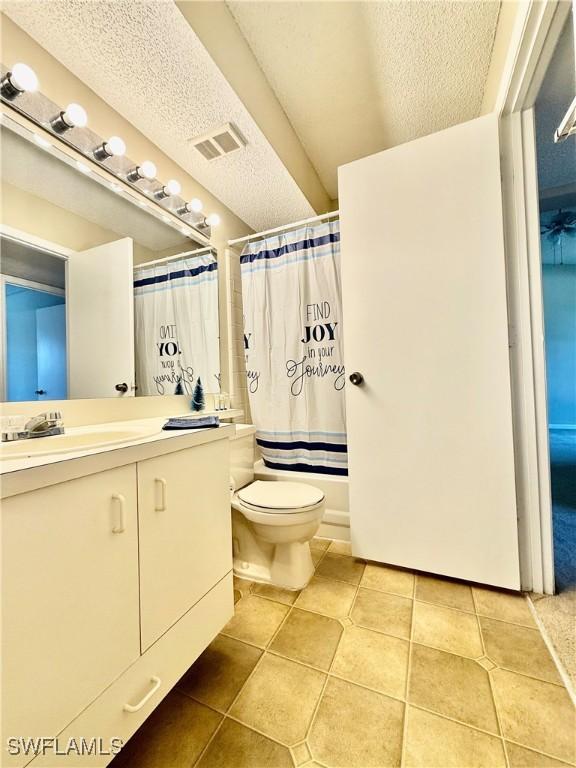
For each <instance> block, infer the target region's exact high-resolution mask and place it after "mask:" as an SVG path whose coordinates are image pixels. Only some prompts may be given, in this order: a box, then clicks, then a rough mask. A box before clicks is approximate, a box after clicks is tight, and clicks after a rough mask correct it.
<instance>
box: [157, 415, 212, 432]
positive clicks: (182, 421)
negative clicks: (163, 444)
mask: <svg viewBox="0 0 576 768" xmlns="http://www.w3.org/2000/svg"><path fill="white" fill-rule="evenodd" d="M219 426H220V419H219V418H218V416H201V417H200V418H189V419H187V418H184V417H181V418H176V419H168V421H167V422H166V424H164V426H163V427H162V429H168V430H169V429H208V428H210V427H219Z"/></svg>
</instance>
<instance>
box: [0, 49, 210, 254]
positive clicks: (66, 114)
mask: <svg viewBox="0 0 576 768" xmlns="http://www.w3.org/2000/svg"><path fill="white" fill-rule="evenodd" d="M37 90H38V77H37V76H36V73H35V72H34V70H33V69H32V68H31V67H29V66H28V65H27V64H24V63H22V62H19V63H16V64H14V66H13V67H12V68H11V69H8V68H7V67H5V66H2V69H1V77H0V95H1V98H2V101H3V102H5V103H6V104H7V106H9V107H10V108H11V109H13V110H14V111H15V112H17V113H19V114H21V115H22V116H23V117H25V118H26V119H28V120H31V121H32V122H33V123H35V124H36V125H37V126H38V127H40V128H41V129H42V130H41V131H40V132H39V133H38V134H36V135H35V139H34V140H35V141H36V142H37V144H38V145H39V146H41V147H43V148H44V149H55V146H54V145H53V144H51V143H50V142H48V141H47V140H46V139H45V138H43V136H42V134H43V133H44V134H45V132H46V130H47V129H48V133H50V132H52V133H53V134H56V135H57V136H58V138H59V140H60V141H62V142H63V143H64V144H66V145H68V146H69V147H70V148H71V149H72V150H74V151H75V152H79V153H80V154H81V155H83V156H84V158H86V160H87V161H88V162H87V164H84V163H81V162H79V163H78V164H77V166H76V167H77V168H78V170H81V171H82V172H83V173H86V172H90V171H92V170H95V168H94V165H100V164H102V165H100V167H103V168H104V170H105V171H106V172H107V173H112V174H114V175H115V177H116V179H117V181H116V182H113V181H112V182H111V183H107V186H109V188H111V189H113V190H114V191H115V192H119V193H120V192H121V191H122V190H121V186H120V184H119V183H118V181H119V180H120V181H125V182H128V183H129V184H132V185H135V190H137V192H138V194H139V195H141V194H144V195H147V196H148V197H149V199H150V205H148V207H149V208H150V209H151V210H152V211H154V213H155V214H157V215H158V217H159V218H161V219H162V220H164V221H166V214H172V216H174V217H175V220H173V221H172V220H171V219H170V218H168V220H169V221H170V223H171V225H172V226H178V219H180V225H181V226H180V227H179V228H180V231H182V232H183V233H184V232H185V233H186V234H188V235H189V236H190V237H192V238H193V237H194V233H196V234H197V235H198V236H199V237H200V240H199V242H203V241H205V240H206V237H207V236H208V237H209V235H210V232H209V231H207V230H209V229H210V228H211V227H212V226H217V225H218V224H219V223H220V217H219V216H218V215H217V214H210V215H208V216H202V215H201V212H202V208H203V206H202V202H201V201H200V200H199V199H198V198H193V199H191V200H190V201H185V200H182V199H181V198H180V193H181V186H180V183H179V182H178V181H177V180H176V179H170V180H169V181H167V182H166V183H162V182H159V181H158V180H157V179H156V174H157V171H156V166H155V165H154V163H153V162H151V161H150V160H144V161H143V162H141V163H139V164H138V165H131V164H130V161H129V160H128V159H127V158H125V155H126V144H125V143H124V141H123V139H121V138H120V137H119V136H111V137H110V138H109V139H107V140H105V141H103V140H102V139H101V138H100V137H98V136H97V135H96V134H95V133H94V132H93V131H91V130H90V129H89V128H88V127H87V126H88V115H87V113H86V110H85V109H84V108H83V107H82V106H81V105H80V104H77V103H75V102H71V103H70V104H68V106H67V107H66V108H65V109H60V108H59V107H58V105H56V104H54V102H52V101H50V100H49V99H48V98H46V97H45V96H44V95H43V94H42V93H41V92H38V93H35V92H36V91H37ZM23 94H31V95H32V98H28V97H27V98H24V99H22V100H20V97H21V96H22V95H23ZM73 129H75V130H73ZM91 164H94V165H93V166H92V168H91V167H90V165H91ZM80 166H82V167H80ZM104 183H106V182H104ZM132 198H133V195H132ZM133 202H141V203H142V201H136V200H134V199H133ZM142 204H143V205H144V206H146V203H145V202H144V203H142ZM159 204H160V205H159ZM162 214H164V215H162ZM189 217H190V218H189Z"/></svg>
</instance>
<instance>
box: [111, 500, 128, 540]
mask: <svg viewBox="0 0 576 768" xmlns="http://www.w3.org/2000/svg"><path fill="white" fill-rule="evenodd" d="M112 499H113V500H114V501H116V502H118V503H117V505H116V506H117V507H118V525H115V526H114V528H112V533H124V531H125V530H126V515H125V507H126V498H125V497H124V496H123V495H122V494H121V493H113V494H112Z"/></svg>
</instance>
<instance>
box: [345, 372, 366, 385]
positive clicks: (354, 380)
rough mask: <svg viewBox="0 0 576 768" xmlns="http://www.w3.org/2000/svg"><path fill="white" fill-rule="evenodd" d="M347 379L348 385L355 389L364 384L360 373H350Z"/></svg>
mask: <svg viewBox="0 0 576 768" xmlns="http://www.w3.org/2000/svg"><path fill="white" fill-rule="evenodd" d="M348 378H349V379H350V384H354V386H355V387H358V386H359V385H360V384H363V383H364V376H362V374H361V373H358V371H354V373H351V374H350V376H349V377H348Z"/></svg>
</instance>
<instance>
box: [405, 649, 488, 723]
mask: <svg viewBox="0 0 576 768" xmlns="http://www.w3.org/2000/svg"><path fill="white" fill-rule="evenodd" d="M408 696H409V701H410V703H411V704H416V705H417V706H420V707H424V708H425V709H431V710H433V711H434V712H437V713H438V714H440V715H446V716H447V717H452V718H454V719H455V720H462V721H463V722H465V723H468V724H469V725H474V726H476V727H477V728H482V729H483V730H485V731H492V732H493V733H496V734H498V733H499V730H498V720H497V718H496V710H495V708H494V701H493V699H492V690H491V688H490V680H489V678H488V673H487V672H486V671H485V670H484V669H482V667H480V666H479V665H478V664H477V663H476V662H475V661H473V660H472V659H465V658H463V657H462V656H455V655H454V654H452V653H445V652H444V651H437V650H436V649H434V648H427V647H426V646H424V645H417V644H416V643H414V644H413V645H412V659H411V662H410V688H409V694H408Z"/></svg>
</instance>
